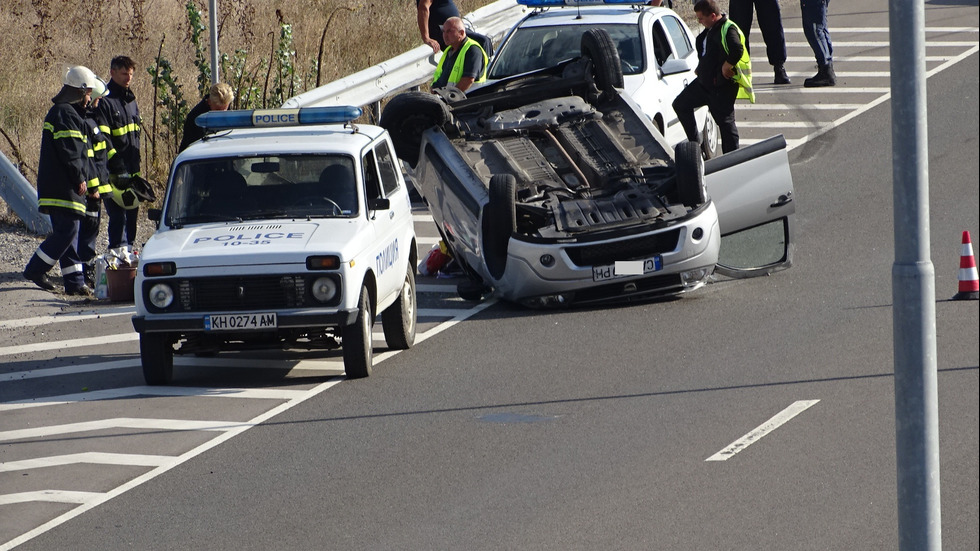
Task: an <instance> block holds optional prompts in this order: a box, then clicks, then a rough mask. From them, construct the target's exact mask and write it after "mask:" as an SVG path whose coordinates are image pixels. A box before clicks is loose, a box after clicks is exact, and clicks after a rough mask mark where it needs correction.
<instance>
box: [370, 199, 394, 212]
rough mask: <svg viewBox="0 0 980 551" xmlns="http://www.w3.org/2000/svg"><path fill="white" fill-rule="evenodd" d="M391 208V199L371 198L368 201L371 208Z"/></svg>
mask: <svg viewBox="0 0 980 551" xmlns="http://www.w3.org/2000/svg"><path fill="white" fill-rule="evenodd" d="M390 208H391V201H390V200H389V199H382V198H378V199H371V200H370V201H368V209H369V210H388V209H390Z"/></svg>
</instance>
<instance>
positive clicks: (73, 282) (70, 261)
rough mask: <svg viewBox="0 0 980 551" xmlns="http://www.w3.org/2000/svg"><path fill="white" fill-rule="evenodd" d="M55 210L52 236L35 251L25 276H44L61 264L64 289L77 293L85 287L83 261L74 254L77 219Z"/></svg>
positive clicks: (51, 215) (51, 214)
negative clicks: (80, 288) (77, 290)
mask: <svg viewBox="0 0 980 551" xmlns="http://www.w3.org/2000/svg"><path fill="white" fill-rule="evenodd" d="M52 211H53V212H51V213H50V217H51V234H50V235H48V237H47V238H46V239H45V240H44V241H43V242H41V245H40V246H38V248H37V250H36V251H34V254H33V255H32V256H31V259H30V260H29V261H28V262H27V267H25V268H24V275H26V276H35V277H36V276H41V275H43V274H46V273H48V271H50V270H51V268H53V267H54V265H55V264H60V265H61V276H62V278H64V281H65V290H67V291H74V290H75V289H78V288H79V287H81V286H82V285H84V284H85V272H84V271H82V261H81V260H79V258H78V253H77V252H76V251H75V240H76V239H78V225H79V220H78V217H76V216H73V215H70V214H63V213H61V212H60V211H59V210H58V209H52Z"/></svg>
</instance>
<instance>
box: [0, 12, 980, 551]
mask: <svg viewBox="0 0 980 551" xmlns="http://www.w3.org/2000/svg"><path fill="white" fill-rule="evenodd" d="M841 4H843V3H840V2H835V3H833V4H832V13H833V16H834V17H833V18H832V20H831V30H832V32H834V35H833V36H834V39H835V53H836V54H837V56H838V58H839V59H842V58H843V59H847V57H848V56H854V58H855V59H854V60H853V61H850V62H846V61H842V62H838V64H837V72H838V77H839V79H840V85H839V86H838V87H836V88H835V89H832V90H822V91H804V90H802V89H801V88H800V87H799V84H801V83H802V78H803V76H808V75H809V74H810V73H812V58H808V56H809V50H808V48H807V47H806V45H805V41H803V37H802V34H801V33H799V32H797V33H795V34H790V36H789V37H788V41H790V43H791V48H790V56H791V61H790V63H789V70H790V74H791V77H793V79H794V85H793V86H792V87H790V88H780V89H775V90H773V89H771V87H769V88H768V89H767V88H766V86H765V85H764V84H759V85H758V87H759V89H760V102H759V104H758V106H759V108H758V109H744V110H742V111H739V123H740V125H742V126H741V127H742V129H743V132H742V133H743V138H744V139H745V140H746V141H751V140H753V139H761V138H763V137H766V136H768V135H771V134H773V133H776V132H784V133H785V134H786V136H787V139H788V140H789V142H790V143H791V144H792V145H793V146H794V149H793V150H792V152H791V153H790V160H791V163H792V168H793V176H794V183H795V187H796V195H797V199H796V200H797V228H796V229H797V232H796V257H795V260H796V264H795V266H794V267H793V268H792V269H790V270H788V271H785V272H781V273H779V274H777V275H774V276H771V277H767V278H759V279H750V280H742V281H723V280H720V281H718V282H716V283H713V284H711V285H709V286H708V287H707V288H705V289H702V290H700V291H698V292H696V293H692V294H690V295H688V296H685V297H683V298H680V299H676V300H667V301H662V302H652V303H644V304H637V305H632V306H625V307H616V308H595V309H584V310H583V309H579V310H571V311H557V312H535V311H529V310H525V309H521V308H519V307H515V306H510V305H507V304H500V303H490V304H486V305H484V307H483V308H482V309H478V310H472V309H469V306H468V305H467V304H465V303H460V302H459V301H458V300H455V299H453V298H451V294H447V293H442V292H440V289H439V288H438V287H436V286H437V285H440V284H443V283H450V284H451V282H446V281H442V280H428V281H426V282H424V283H425V285H426V286H425V287H423V301H424V302H423V303H422V304H421V306H422V308H423V311H422V314H423V316H424V323H423V324H422V326H421V327H420V330H422V331H423V335H424V337H425V339H424V341H423V342H421V343H420V344H418V345H417V346H416V347H415V348H413V349H411V350H409V351H406V352H403V353H399V354H395V355H390V356H385V359H384V361H383V362H382V363H381V364H380V365H379V369H378V371H377V374H376V375H375V376H372V377H371V378H369V379H365V380H358V381H349V382H348V381H346V380H344V379H343V377H342V376H341V373H340V371H339V370H338V369H337V367H336V362H335V361H333V363H331V362H332V360H335V357H336V355H335V354H334V355H333V356H331V355H330V354H327V355H323V356H322V357H316V358H310V357H309V356H308V355H307V356H302V361H300V359H299V358H296V359H290V360H288V361H285V362H284V361H282V360H278V363H276V362H273V364H269V363H265V362H260V361H259V360H258V359H256V358H251V357H250V358H242V357H230V358H219V359H217V360H214V361H210V362H209V361H205V360H196V362H197V363H199V364H201V365H203V366H205V367H203V368H200V369H191V368H188V367H178V368H177V370H176V376H177V381H176V386H175V387H174V388H176V389H177V390H174V389H171V390H170V391H160V394H159V395H149V394H148V393H149V392H152V390H151V389H148V388H145V387H142V386H140V385H142V378H141V374H140V372H139V368H138V367H137V365H138V363H137V362H138V355H136V350H137V347H136V344H135V342H134V341H133V340H132V333H131V327H130V326H129V321H128V316H127V315H126V314H125V313H123V314H121V315H115V316H113V315H110V314H112V313H114V311H113V310H112V309H111V308H104V307H103V308H101V309H100V311H101V314H102V317H100V318H98V319H94V320H87V321H84V322H80V321H79V320H78V319H76V318H71V317H66V316H60V317H58V318H57V319H72V320H74V321H70V322H57V323H53V322H52V321H51V319H49V318H48V317H47V316H48V314H49V313H50V312H46V310H51V309H54V308H56V307H57V306H58V305H57V304H56V302H55V301H49V299H48V298H47V295H45V294H44V293H41V292H38V291H32V290H27V289H26V288H24V287H19V288H17V289H11V288H9V287H5V288H4V298H5V300H7V297H9V296H17V297H23V298H22V299H18V300H22V302H23V308H21V309H6V311H4V312H3V313H2V314H3V315H2V316H0V318H6V319H7V320H8V321H5V322H0V323H3V324H4V325H2V326H0V328H2V329H3V330H2V331H0V338H2V341H0V354H3V355H2V356H0V361H2V362H4V365H3V366H2V367H0V377H2V378H0V392H2V393H3V397H2V399H0V423H2V424H0V461H2V463H0V542H4V541H7V542H9V543H8V544H3V543H0V549H6V548H9V547H10V546H12V545H15V544H17V543H20V542H22V541H23V542H24V543H22V544H21V545H19V546H18V547H17V549H45V550H47V549H125V548H139V549H190V548H206V549H344V550H347V549H369V550H377V549H542V550H544V549H555V550H566V549H600V548H601V549H670V550H687V549H691V550H703V549H732V550H745V549H780V550H782V549H834V550H853V549H897V547H898V544H897V541H898V540H897V513H896V509H897V507H896V490H895V486H896V484H895V457H896V451H895V437H894V434H895V424H894V407H895V406H894V394H893V391H894V384H893V377H892V371H893V358H892V295H891V269H892V262H893V250H894V247H893V237H892V236H893V231H892V227H893V222H892V220H893V218H892V185H891V170H892V165H891V139H890V136H891V116H892V114H891V103H890V102H889V101H887V98H885V99H884V100H881V99H880V98H882V96H883V94H887V86H888V84H887V82H888V77H887V71H888V65H887V62H886V63H882V62H880V61H874V60H873V58H875V57H880V56H887V51H888V50H887V46H884V47H883V46H881V42H882V41H884V40H887V33H885V32H883V29H885V28H886V27H887V22H888V21H887V5H886V3H885V2H883V1H880V0H875V1H870V0H867V1H861V2H854V3H848V4H844V5H841ZM793 8H795V7H790V8H785V10H786V11H785V12H784V20H785V24H786V26H787V29H789V28H791V27H793V28H798V25H799V19H798V8H796V9H793ZM978 23H980V21H978V10H977V7H976V3H975V2H973V3H963V2H946V3H942V2H930V3H928V4H927V26H928V27H929V28H930V29H933V30H932V31H929V32H928V33H927V36H928V38H929V40H930V41H931V42H933V43H934V44H935V45H934V46H932V47H930V48H929V49H928V50H927V67H928V68H929V69H930V70H931V69H936V68H938V67H945V68H944V69H943V70H942V71H940V72H938V73H936V74H933V75H931V76H930V78H929V80H928V90H929V113H928V123H929V128H930V131H929V151H930V154H929V175H930V214H931V217H930V228H931V234H930V244H931V251H932V259H933V263H934V267H935V273H936V281H935V288H936V294H937V296H936V334H937V348H938V357H937V364H938V368H939V373H938V385H939V386H938V394H939V429H940V434H939V442H940V452H941V461H942V464H941V471H940V481H941V487H942V521H943V522H942V524H943V525H942V534H943V544H944V549H947V550H950V549H952V550H969V551H973V550H975V549H977V548H978V546H980V534H978V518H980V512H978V508H980V506H978V501H980V499H978V496H980V491H978V481H980V470H978V433H980V429H978V419H980V413H978V396H980V384H978V371H980V368H978V365H980V358H978V346H977V343H978V331H980V318H978V303H977V302H976V301H969V302H967V301H950V300H948V299H949V298H950V297H951V296H952V295H953V294H955V292H956V289H957V269H958V267H959V254H960V234H961V232H962V231H964V230H969V231H970V232H971V234H972V235H973V236H974V239H976V238H977V236H978V235H980V227H978V226H980V221H978V206H977V205H978V186H977V174H978V173H980V167H978V161H977V151H978V143H977V142H978V133H977V127H978V121H980V113H978V103H980V101H978V97H977V96H978V92H977V90H978V87H980V81H978V74H980V67H978V65H980V64H978V58H980V56H978V54H977V26H978ZM848 27H853V28H854V29H853V30H851V31H848V30H846V29H847V28H848ZM756 32H757V31H756ZM753 43H754V44H762V41H761V38H760V39H755V37H754V42H753ZM930 56H931V57H934V58H935V59H931V58H930ZM961 56H962V57H961ZM760 58H761V56H760ZM957 60H959V61H957ZM883 72H884V75H882V73H883ZM763 73H764V67H762V68H760V67H759V64H758V62H757V66H756V74H757V75H762V74H763ZM757 82H759V81H757ZM882 88H884V91H881V89H882ZM765 106H769V107H768V108H765ZM851 115H853V116H851ZM816 134H819V135H816ZM814 136H815V137H814ZM419 231H420V235H425V233H424V232H425V223H424V219H420V230H419ZM15 293H16V294H15ZM79 310H83V308H80V307H78V306H77V305H76V306H71V307H69V308H67V312H68V313H72V312H77V311H79ZM117 310H119V309H118V308H117ZM122 311H123V312H125V309H123V310H122ZM24 312H29V313H24ZM457 313H460V314H461V316H460V318H459V319H457V320H456V321H451V322H449V323H444V322H445V320H448V319H450V318H452V317H453V315H454V314H457ZM31 316H44V317H42V318H41V319H39V320H33V321H32V320H26V321H22V322H18V321H13V320H22V319H24V318H29V317H31ZM467 316H469V317H467ZM117 336H118V337H117ZM84 337H93V338H97V339H98V341H97V342H96V343H93V344H98V345H97V346H79V343H80V342H81V341H79V339H80V338H84ZM112 339H118V340H119V342H118V343H116V344H113V345H107V344H106V341H108V340H112ZM126 339H129V340H126ZM62 341H64V342H63V343H62ZM43 343H55V344H51V345H49V348H48V349H43V347H42V346H41V345H43ZM59 343H61V344H59ZM16 346H23V347H24V348H14V347H16ZM109 349H111V352H107V350H109ZM378 352H379V353H383V352H382V350H379V351H378ZM134 358H136V359H135V360H134ZM113 362H118V363H113ZM127 362H128V363H127ZM256 365H257V366H259V368H257V369H248V370H241V369H239V367H242V366H256ZM268 365H276V366H277V368H276V369H268V368H267V367H268ZM290 367H291V368H292V370H290V369H289V368H290ZM59 370H60V371H59ZM181 389H184V391H185V392H183V394H181V392H180V391H181ZM168 392H169V393H168ZM16 402H21V403H19V404H18V403H16ZM62 402H63V403H62ZM25 404H26V405H25ZM85 423H88V424H85ZM79 453H85V454H89V455H86V456H84V457H79V456H76V455H73V454H79ZM39 458H48V462H49V464H51V466H40V464H39V463H38V460H39ZM52 458H58V459H52ZM44 492H48V494H47V496H48V500H45V499H44V498H43V497H42V495H43V494H44ZM11 496H16V497H11ZM45 523H50V524H48V525H45ZM18 538H19V539H18Z"/></svg>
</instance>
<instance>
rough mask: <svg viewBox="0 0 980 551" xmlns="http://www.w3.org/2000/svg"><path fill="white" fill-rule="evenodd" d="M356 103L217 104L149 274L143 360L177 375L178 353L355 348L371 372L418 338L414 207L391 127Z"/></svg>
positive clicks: (175, 184)
mask: <svg viewBox="0 0 980 551" xmlns="http://www.w3.org/2000/svg"><path fill="white" fill-rule="evenodd" d="M360 114H361V110H360V109H359V108H357V107H322V108H301V109H272V110H255V111H225V112H211V113H206V114H204V115H201V116H200V117H199V118H198V119H197V124H198V125H200V126H202V127H203V128H205V130H206V135H205V137H204V138H203V139H202V140H201V141H199V142H196V143H195V144H193V145H191V147H189V148H187V149H186V150H185V151H184V152H182V153H181V154H180V155H179V156H178V157H177V159H176V160H175V162H174V164H173V168H172V170H171V174H170V181H169V184H168V186H167V196H166V199H165V202H164V204H163V209H162V210H161V211H159V212H156V213H155V216H154V217H155V218H157V217H158V219H157V223H158V225H159V226H158V230H157V232H156V233H155V234H154V235H153V237H152V238H150V240H149V241H148V242H147V243H146V246H145V247H144V248H143V252H142V255H141V261H140V268H139V272H138V274H137V276H136V282H135V290H136V293H135V294H136V315H135V316H134V317H133V326H134V327H135V328H136V331H137V332H139V334H140V357H141V360H142V364H143V374H144V376H145V378H146V382H147V383H148V384H151V385H153V384H166V383H168V382H170V381H171V379H172V376H173V356H174V354H175V353H178V354H199V355H208V354H214V353H217V352H220V351H225V350H248V349H260V348H279V349H287V348H305V349H315V348H336V347H337V346H341V347H342V349H343V358H344V367H345V370H346V372H347V376H348V377H350V378H358V377H365V376H368V375H369V374H370V373H371V369H372V357H373V354H372V348H373V342H372V326H373V325H374V320H375V315H376V314H377V313H378V312H380V313H381V321H382V325H383V329H384V337H385V341H386V342H387V345H388V347H389V348H394V349H405V348H409V347H410V346H412V344H413V342H414V340H415V324H416V302H415V266H416V264H417V252H416V242H415V231H414V227H413V223H412V212H411V203H410V200H409V196H408V191H407V189H406V187H405V182H404V180H403V178H402V175H401V172H400V170H399V169H398V166H397V164H396V159H395V155H394V150H393V148H392V145H391V141H390V139H389V137H388V134H387V132H385V131H384V130H383V129H382V128H379V127H377V126H369V125H356V124H353V122H352V121H353V120H354V119H356V118H357V117H358V116H360Z"/></svg>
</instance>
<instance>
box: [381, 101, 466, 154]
mask: <svg viewBox="0 0 980 551" xmlns="http://www.w3.org/2000/svg"><path fill="white" fill-rule="evenodd" d="M451 118H452V115H451V114H450V113H449V106H447V105H446V102H444V101H443V100H442V99H440V98H439V96H436V95H435V94H427V93H425V92H405V93H403V94H398V95H397V96H395V97H393V98H391V101H389V102H388V104H387V105H385V108H384V110H383V111H382V112H381V120H380V121H379V124H380V125H381V127H382V128H384V129H385V130H387V131H388V133H389V134H390V135H391V142H392V144H393V145H394V146H395V154H396V155H398V158H400V159H402V160H403V161H405V162H406V163H408V164H410V165H411V166H412V168H414V167H415V165H417V164H418V162H419V147H420V146H421V145H422V132H424V131H425V130H428V129H429V128H432V127H433V126H443V125H444V124H446V123H447V122H449V121H450V120H451Z"/></svg>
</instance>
